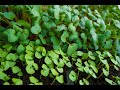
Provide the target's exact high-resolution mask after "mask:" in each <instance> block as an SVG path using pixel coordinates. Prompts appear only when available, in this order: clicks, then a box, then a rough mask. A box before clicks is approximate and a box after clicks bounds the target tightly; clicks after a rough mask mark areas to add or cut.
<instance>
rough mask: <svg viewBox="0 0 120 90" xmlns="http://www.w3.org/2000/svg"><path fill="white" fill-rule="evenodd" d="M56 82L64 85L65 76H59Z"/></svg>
mask: <svg viewBox="0 0 120 90" xmlns="http://www.w3.org/2000/svg"><path fill="white" fill-rule="evenodd" d="M56 80H57V81H58V82H59V83H61V84H62V83H64V79H63V75H60V76H57V77H56Z"/></svg>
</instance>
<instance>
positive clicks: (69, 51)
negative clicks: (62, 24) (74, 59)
mask: <svg viewBox="0 0 120 90" xmlns="http://www.w3.org/2000/svg"><path fill="white" fill-rule="evenodd" d="M77 49H78V46H77V44H76V43H73V44H70V45H69V46H68V49H67V54H68V56H71V55H72V54H73V53H74V52H75V51H76V50H77Z"/></svg>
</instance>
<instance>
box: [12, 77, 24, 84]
mask: <svg viewBox="0 0 120 90" xmlns="http://www.w3.org/2000/svg"><path fill="white" fill-rule="evenodd" d="M12 82H13V84H14V85H23V81H22V80H21V79H17V78H12Z"/></svg>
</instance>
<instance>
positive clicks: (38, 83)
mask: <svg viewBox="0 0 120 90" xmlns="http://www.w3.org/2000/svg"><path fill="white" fill-rule="evenodd" d="M35 85H43V83H42V82H37V83H35Z"/></svg>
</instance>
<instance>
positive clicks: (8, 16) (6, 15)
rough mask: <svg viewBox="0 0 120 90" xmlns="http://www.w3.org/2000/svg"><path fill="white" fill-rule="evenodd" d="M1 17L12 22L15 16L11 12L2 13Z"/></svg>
mask: <svg viewBox="0 0 120 90" xmlns="http://www.w3.org/2000/svg"><path fill="white" fill-rule="evenodd" d="M3 15H4V16H5V17H6V18H7V19H9V20H13V19H14V18H15V14H14V13H13V12H4V13H3Z"/></svg>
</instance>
